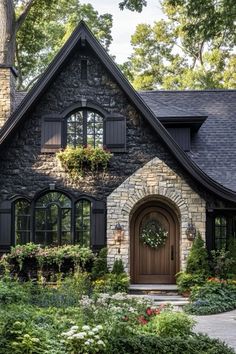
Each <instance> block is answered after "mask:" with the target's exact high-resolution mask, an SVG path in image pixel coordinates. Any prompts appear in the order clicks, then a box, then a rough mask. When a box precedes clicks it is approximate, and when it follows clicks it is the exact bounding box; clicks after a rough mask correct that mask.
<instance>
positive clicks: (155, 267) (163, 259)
mask: <svg viewBox="0 0 236 354" xmlns="http://www.w3.org/2000/svg"><path fill="white" fill-rule="evenodd" d="M148 222H149V223H150V222H154V223H155V222H156V223H157V224H158V225H161V227H162V228H163V229H165V230H166V231H167V232H168V236H167V239H166V242H165V244H164V245H163V246H161V247H159V248H152V247H150V246H147V245H145V244H144V243H143V241H142V240H140V233H141V230H142V229H143V227H144V225H145V224H146V223H148ZM178 246H179V228H178V220H177V218H176V216H175V213H174V212H172V210H171V209H170V208H169V207H167V206H166V205H164V204H160V203H158V204H157V202H156V203H148V204H146V205H144V206H142V207H141V208H139V209H138V210H137V212H136V213H135V214H134V215H133V218H132V220H131V281H132V283H143V284H147V283H149V284H171V283H175V274H176V273H177V272H178V264H179V247H178Z"/></svg>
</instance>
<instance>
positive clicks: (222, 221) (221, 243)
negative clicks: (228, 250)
mask: <svg viewBox="0 0 236 354" xmlns="http://www.w3.org/2000/svg"><path fill="white" fill-rule="evenodd" d="M226 241H227V220H226V217H225V216H216V217H215V248H216V249H221V248H223V247H226V246H227V245H226Z"/></svg>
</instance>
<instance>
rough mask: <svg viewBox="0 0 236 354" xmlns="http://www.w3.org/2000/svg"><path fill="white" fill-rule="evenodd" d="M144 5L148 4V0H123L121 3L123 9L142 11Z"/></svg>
mask: <svg viewBox="0 0 236 354" xmlns="http://www.w3.org/2000/svg"><path fill="white" fill-rule="evenodd" d="M144 6H147V1H146V0H123V1H121V2H120V3H119V7H120V9H121V10H124V9H128V10H130V11H137V12H141V11H142V9H143V7H144Z"/></svg>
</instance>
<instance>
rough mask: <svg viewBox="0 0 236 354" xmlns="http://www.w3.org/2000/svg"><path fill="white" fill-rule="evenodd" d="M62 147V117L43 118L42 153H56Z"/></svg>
mask: <svg viewBox="0 0 236 354" xmlns="http://www.w3.org/2000/svg"><path fill="white" fill-rule="evenodd" d="M61 147H62V120H61V118H60V117H52V116H51V117H43V119H42V132H41V151H42V152H55V151H58V150H60V149H61Z"/></svg>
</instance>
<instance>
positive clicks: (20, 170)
mask: <svg viewBox="0 0 236 354" xmlns="http://www.w3.org/2000/svg"><path fill="white" fill-rule="evenodd" d="M81 58H87V59H88V79H87V80H86V81H81V80H80V59H81ZM83 97H85V98H87V100H91V101H94V102H96V103H97V104H99V105H102V106H103V107H104V109H106V110H107V111H109V112H110V113H120V114H122V115H124V116H126V118H127V152H126V153H116V154H114V156H113V157H112V160H111V163H110V166H109V169H108V171H107V172H106V173H101V172H100V173H96V174H92V173H89V174H88V175H86V177H83V178H81V179H80V180H79V181H77V182H76V183H75V182H73V181H71V179H70V177H69V176H68V175H67V174H66V173H65V172H64V171H63V169H62V168H61V167H60V164H59V161H58V160H57V159H56V156H55V154H47V153H41V117H42V116H43V115H47V114H52V113H61V112H62V111H64V110H65V109H66V108H68V107H70V106H71V105H72V104H74V103H75V102H76V101H80V100H81V98H83ZM155 156H157V157H159V158H160V159H161V160H163V161H164V162H165V163H166V164H167V165H168V166H169V167H170V168H172V169H173V170H174V171H175V172H177V173H178V174H179V175H181V176H182V177H183V178H185V179H186V180H187V182H188V183H189V184H190V185H191V186H192V188H193V189H194V190H196V191H197V192H198V193H200V195H202V196H204V197H205V198H207V199H208V198H209V200H211V199H212V200H213V199H214V198H213V197H212V196H210V195H209V194H208V195H207V194H206V192H205V191H204V190H203V189H202V188H200V187H199V186H197V185H196V184H195V183H194V182H193V181H192V180H191V179H190V178H189V176H188V174H187V173H186V172H184V171H183V170H182V169H181V168H180V166H179V164H178V163H177V162H176V161H175V159H174V158H173V157H172V154H171V153H170V152H169V151H168V149H167V148H166V146H165V145H164V144H163V143H162V142H161V141H160V139H159V138H158V136H157V134H156V133H155V132H154V130H153V129H152V128H151V127H150V126H149V124H148V123H147V122H146V120H145V119H144V118H143V117H142V116H141V115H140V113H139V112H138V111H137V110H136V109H135V108H134V106H133V105H132V103H131V102H130V101H129V98H128V97H126V95H125V94H124V92H123V91H122V89H121V88H120V87H119V86H118V84H117V83H116V82H115V81H114V79H113V77H112V76H111V74H110V73H109V72H107V70H106V68H105V67H104V66H103V65H102V63H101V62H100V61H99V59H98V58H97V57H96V55H95V54H93V53H92V52H91V51H90V50H89V49H88V48H87V49H82V48H81V49H80V50H77V51H76V52H75V53H74V54H73V55H72V56H71V58H70V60H68V62H67V63H66V64H65V65H64V67H63V69H62V70H61V71H60V73H59V74H58V75H57V77H56V78H55V80H54V81H53V83H52V84H51V85H50V86H49V87H48V88H47V90H46V91H45V93H44V94H43V95H42V97H41V98H40V99H39V101H38V103H37V104H36V105H35V107H34V109H32V111H31V113H30V114H29V115H28V116H27V117H26V119H25V121H24V122H23V123H22V124H21V125H20V126H19V128H18V129H17V132H16V133H14V135H13V136H12V137H11V140H9V142H8V143H7V145H5V146H4V149H3V150H1V152H0V170H1V174H0V198H1V201H2V200H4V199H9V198H11V197H13V196H14V195H23V196H27V197H30V198H32V197H34V195H35V193H37V192H39V191H41V190H42V189H44V188H47V187H48V186H49V183H52V182H56V186H57V187H60V188H64V189H66V190H67V191H70V192H71V193H72V194H74V195H75V196H79V195H80V194H81V193H88V194H90V195H91V196H94V197H97V198H101V199H103V200H105V199H106V197H107V196H108V195H109V194H110V193H111V192H112V191H113V190H114V189H115V188H117V187H118V186H119V185H120V184H121V183H122V182H123V181H124V180H125V179H126V178H127V177H128V176H130V175H131V174H132V173H134V171H136V170H137V169H138V168H140V167H142V166H143V165H144V164H146V163H147V162H148V161H150V160H151V159H152V158H154V157H155Z"/></svg>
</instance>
